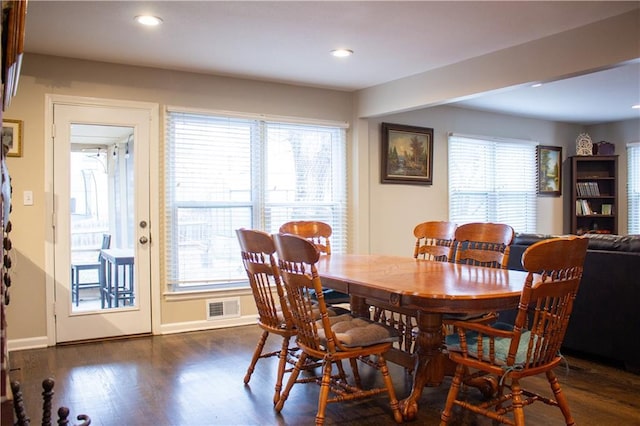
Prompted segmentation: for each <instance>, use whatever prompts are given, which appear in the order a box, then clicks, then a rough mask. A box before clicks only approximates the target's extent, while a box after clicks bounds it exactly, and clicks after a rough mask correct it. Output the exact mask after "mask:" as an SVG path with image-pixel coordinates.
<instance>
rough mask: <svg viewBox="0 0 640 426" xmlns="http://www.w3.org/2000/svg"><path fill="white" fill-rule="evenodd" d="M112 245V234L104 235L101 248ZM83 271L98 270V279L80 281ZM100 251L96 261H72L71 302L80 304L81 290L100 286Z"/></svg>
mask: <svg viewBox="0 0 640 426" xmlns="http://www.w3.org/2000/svg"><path fill="white" fill-rule="evenodd" d="M109 247H111V234H103V235H102V245H101V246H100V248H101V249H103V250H104V249H108V248H109ZM81 271H96V276H97V278H98V280H97V281H90V282H82V281H80V276H81V275H82V274H81ZM100 287H101V283H100V253H98V257H97V259H96V260H95V262H72V263H71V302H72V303H73V302H75V304H76V306H78V305H79V304H80V290H81V289H87V288H100Z"/></svg>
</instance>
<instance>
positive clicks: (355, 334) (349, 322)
mask: <svg viewBox="0 0 640 426" xmlns="http://www.w3.org/2000/svg"><path fill="white" fill-rule="evenodd" d="M329 322H330V323H331V330H333V332H334V333H335V335H336V339H338V341H340V343H342V344H343V345H344V346H347V347H357V346H371V345H375V344H379V343H387V342H397V341H398V340H399V334H398V331H397V330H396V329H395V328H392V327H388V326H386V325H383V324H380V323H377V322H373V321H370V320H368V319H365V318H359V317H354V316H352V315H351V314H343V315H337V316H334V317H329ZM316 325H317V327H318V333H319V335H320V338H321V339H323V340H325V339H326V337H325V334H324V329H323V327H322V321H317V322H316Z"/></svg>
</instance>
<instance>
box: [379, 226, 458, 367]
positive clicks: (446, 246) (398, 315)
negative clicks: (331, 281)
mask: <svg viewBox="0 0 640 426" xmlns="http://www.w3.org/2000/svg"><path fill="white" fill-rule="evenodd" d="M455 230H456V224H455V223H453V222H446V221H428V222H422V223H419V224H418V225H416V226H415V227H414V228H413V235H414V237H415V239H416V242H415V246H414V249H413V257H414V258H416V259H425V260H433V261H440V262H448V261H451V259H452V253H453V241H454V237H455ZM372 306H373V309H372V317H371V318H372V319H373V320H374V321H377V322H381V323H383V324H386V325H389V326H391V327H394V328H396V329H397V330H398V332H399V333H400V336H401V338H400V342H399V343H398V345H397V346H398V347H397V349H399V350H400V351H401V353H396V352H395V351H394V354H393V356H398V357H402V358H406V357H407V354H411V353H413V350H414V349H415V338H416V333H415V332H414V330H415V329H416V327H417V320H416V318H415V311H414V310H409V309H400V308H398V307H395V306H391V305H382V304H380V303H377V302H376V303H372ZM401 363H403V364H409V363H410V360H407V361H405V362H401Z"/></svg>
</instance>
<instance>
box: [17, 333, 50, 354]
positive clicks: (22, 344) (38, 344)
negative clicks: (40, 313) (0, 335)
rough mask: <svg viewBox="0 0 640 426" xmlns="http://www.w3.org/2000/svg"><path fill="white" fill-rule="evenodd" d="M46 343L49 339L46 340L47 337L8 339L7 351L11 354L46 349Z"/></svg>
mask: <svg viewBox="0 0 640 426" xmlns="http://www.w3.org/2000/svg"><path fill="white" fill-rule="evenodd" d="M48 342H49V339H47V336H40V337H29V338H27V339H9V340H7V350H8V351H9V352H11V351H23V350H26V349H40V348H46V347H47V346H49V345H48Z"/></svg>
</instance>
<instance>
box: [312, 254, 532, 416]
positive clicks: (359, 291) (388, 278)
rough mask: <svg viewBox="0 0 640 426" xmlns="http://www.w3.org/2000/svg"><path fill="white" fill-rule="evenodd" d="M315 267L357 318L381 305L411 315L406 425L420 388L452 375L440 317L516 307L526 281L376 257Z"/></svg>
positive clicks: (336, 258) (506, 273) (520, 275)
mask: <svg viewBox="0 0 640 426" xmlns="http://www.w3.org/2000/svg"><path fill="white" fill-rule="evenodd" d="M316 268H317V271H318V274H319V276H320V278H321V280H322V285H323V287H328V288H332V289H335V290H337V291H340V292H344V293H348V294H349V295H350V297H351V311H352V313H353V314H355V315H360V316H364V317H367V318H368V317H369V316H370V310H369V307H370V305H375V304H380V305H382V306H386V307H389V309H391V310H393V309H398V310H399V311H404V312H410V313H412V315H414V316H415V318H416V321H417V331H416V332H417V336H416V340H415V342H416V343H415V348H414V349H413V351H412V353H410V354H408V356H409V359H411V360H412V361H413V362H414V365H413V366H412V370H413V383H412V388H411V393H410V395H409V396H408V397H407V398H406V399H404V400H402V401H401V403H400V404H401V411H402V415H403V417H404V419H405V420H407V421H408V420H413V419H415V418H416V416H417V413H418V401H419V400H420V398H421V396H422V392H423V389H424V387H425V386H439V385H440V384H441V383H442V381H443V379H444V377H445V376H446V375H452V374H453V372H454V371H453V370H454V368H455V366H454V365H453V363H452V362H451V361H449V357H448V356H447V354H446V351H445V350H444V344H443V341H444V338H443V331H442V330H443V327H442V325H443V315H444V314H455V313H463V314H473V313H479V314H480V313H483V312H490V311H500V310H509V309H513V308H516V307H517V306H518V301H519V299H520V293H521V292H522V288H523V287H524V283H525V279H526V277H527V272H523V271H515V270H508V269H496V268H488V267H480V266H472V265H465V264H456V263H450V262H438V261H430V260H423V259H414V258H412V257H402V256H387V255H377V254H331V255H327V256H321V257H320V260H319V261H318V262H317V264H316ZM536 279H539V278H536ZM405 366H407V365H405ZM472 385H473V384H472ZM482 386H486V384H485V385H483V384H478V387H482Z"/></svg>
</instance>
